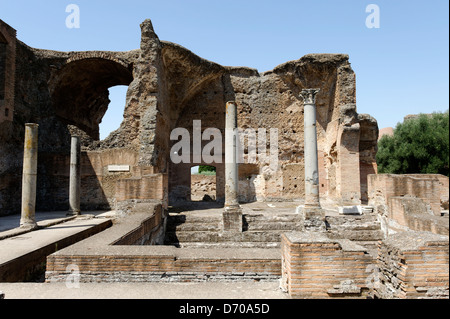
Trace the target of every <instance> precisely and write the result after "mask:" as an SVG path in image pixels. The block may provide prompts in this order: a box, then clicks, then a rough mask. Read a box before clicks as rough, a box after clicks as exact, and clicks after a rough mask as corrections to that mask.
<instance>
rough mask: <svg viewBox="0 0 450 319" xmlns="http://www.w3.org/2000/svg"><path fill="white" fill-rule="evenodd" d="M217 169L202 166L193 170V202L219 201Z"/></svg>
mask: <svg viewBox="0 0 450 319" xmlns="http://www.w3.org/2000/svg"><path fill="white" fill-rule="evenodd" d="M216 185H217V183H216V167H214V166H207V165H200V166H194V167H192V168H191V201H192V202H200V201H202V202H215V201H216V200H217V186H216Z"/></svg>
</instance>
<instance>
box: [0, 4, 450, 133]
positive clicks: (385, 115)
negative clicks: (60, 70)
mask: <svg viewBox="0 0 450 319" xmlns="http://www.w3.org/2000/svg"><path fill="white" fill-rule="evenodd" d="M69 4H76V5H77V6H78V7H79V8H80V28H72V29H69V28H67V26H66V18H67V16H69V14H70V13H67V12H66V7H67V5H69ZM369 4H376V5H377V6H378V8H379V9H380V15H379V17H380V19H379V22H380V24H379V28H368V27H367V26H366V19H367V17H368V16H369V15H370V14H371V13H372V12H369V13H368V12H366V7H367V6H368V5H369ZM147 18H149V19H151V20H152V22H153V26H154V28H155V31H156V33H157V34H158V36H159V38H160V39H161V40H166V41H170V42H174V43H178V44H180V45H182V46H184V47H186V48H187V49H189V50H191V51H193V52H194V53H196V54H197V55H199V56H201V57H203V58H205V59H208V60H211V61H214V62H217V63H219V64H222V65H228V66H248V67H252V68H256V69H258V70H259V71H260V72H264V71H268V70H271V69H273V68H274V67H275V66H277V65H279V64H282V63H284V62H287V61H290V60H297V59H299V58H301V57H302V56H304V55H305V54H308V53H346V54H349V55H350V62H351V63H352V67H353V69H354V70H355V72H356V76H357V109H358V112H359V113H368V114H370V115H372V116H373V117H375V118H376V119H377V120H378V125H379V127H380V128H384V127H389V126H390V127H395V125H396V124H397V123H398V122H402V121H403V117H404V116H405V115H408V114H416V113H431V112H433V111H446V110H447V109H448V108H449V89H448V87H449V1H448V0H429V1H419V0H368V1H366V0H315V1H312V0H309V1H306V0H226V1H225V0H222V1H217V0H165V1H162V0H158V1H156V0H128V1H123V0H122V1H117V0H67V1H66V0H43V1H35V0H0V19H2V20H3V21H5V22H6V23H8V24H10V25H11V26H12V27H13V28H15V29H16V30H17V35H18V38H19V40H21V41H23V42H25V43H26V44H28V45H29V46H32V47H35V48H42V49H52V50H61V51H84V50H111V51H127V50H132V49H137V48H139V44H140V29H139V25H140V23H142V21H144V20H145V19H147ZM110 91H111V97H110V99H111V100H112V102H111V105H110V108H109V110H108V112H107V114H106V115H105V117H104V119H103V122H104V125H103V124H102V126H101V134H102V138H104V137H106V136H105V135H106V134H108V133H109V132H110V131H111V130H114V129H117V128H118V127H119V125H120V122H121V121H122V115H123V109H124V106H125V92H126V87H122V88H113V89H111V90H110Z"/></svg>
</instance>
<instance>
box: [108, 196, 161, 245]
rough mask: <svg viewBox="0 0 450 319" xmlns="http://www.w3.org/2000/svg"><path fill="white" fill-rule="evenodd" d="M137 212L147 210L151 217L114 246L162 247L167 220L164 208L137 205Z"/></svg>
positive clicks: (144, 204)
mask: <svg viewBox="0 0 450 319" xmlns="http://www.w3.org/2000/svg"><path fill="white" fill-rule="evenodd" d="M136 210H140V211H141V212H142V211H143V210H146V211H147V212H148V213H150V217H148V218H145V219H144V220H143V221H142V222H141V223H140V225H139V226H138V227H136V228H134V229H133V230H131V231H130V232H128V233H126V234H125V235H124V236H122V237H121V238H119V239H118V240H116V241H114V242H113V243H112V245H162V244H163V243H164V236H165V225H166V220H167V216H166V214H165V211H164V209H163V208H162V206H161V205H154V204H146V203H141V204H137V209H136V208H135V211H136Z"/></svg>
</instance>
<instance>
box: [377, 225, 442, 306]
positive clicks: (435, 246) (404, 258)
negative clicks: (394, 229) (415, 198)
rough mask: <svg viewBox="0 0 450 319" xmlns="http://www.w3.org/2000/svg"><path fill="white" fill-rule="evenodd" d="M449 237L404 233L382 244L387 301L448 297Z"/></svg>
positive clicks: (381, 294)
mask: <svg viewBox="0 0 450 319" xmlns="http://www.w3.org/2000/svg"><path fill="white" fill-rule="evenodd" d="M448 248H449V242H448V236H441V235H435V234H430V233H425V232H413V231H408V232H402V233H399V234H395V235H392V236H390V237H389V238H388V239H387V240H385V241H383V242H380V245H379V256H378V268H379V272H380V274H379V277H380V283H379V285H377V286H375V296H376V297H378V298H384V299H398V298H400V299H418V298H433V299H438V298H444V299H448V298H449V263H448V261H449V249H448Z"/></svg>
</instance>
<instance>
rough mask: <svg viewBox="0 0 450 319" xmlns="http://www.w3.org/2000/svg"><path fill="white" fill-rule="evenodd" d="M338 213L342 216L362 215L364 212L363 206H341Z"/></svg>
mask: <svg viewBox="0 0 450 319" xmlns="http://www.w3.org/2000/svg"><path fill="white" fill-rule="evenodd" d="M338 211H339V214H340V215H362V214H363V210H362V208H361V206H359V205H356V206H340V207H338Z"/></svg>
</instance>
